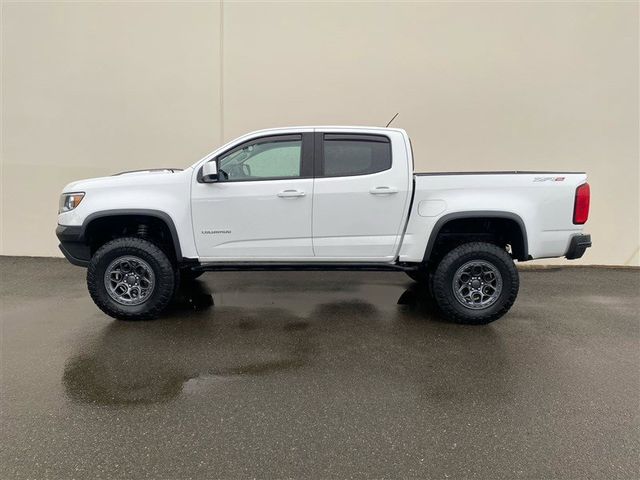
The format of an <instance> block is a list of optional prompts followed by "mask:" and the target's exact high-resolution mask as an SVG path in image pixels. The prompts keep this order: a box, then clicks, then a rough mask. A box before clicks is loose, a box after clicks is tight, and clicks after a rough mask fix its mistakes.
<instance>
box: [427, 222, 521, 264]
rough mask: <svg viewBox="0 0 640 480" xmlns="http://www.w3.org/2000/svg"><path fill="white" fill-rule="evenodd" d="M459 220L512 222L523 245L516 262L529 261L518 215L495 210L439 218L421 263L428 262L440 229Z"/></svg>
mask: <svg viewBox="0 0 640 480" xmlns="http://www.w3.org/2000/svg"><path fill="white" fill-rule="evenodd" d="M460 218H507V219H509V220H514V221H515V222H516V223H517V224H518V226H519V227H520V232H521V233H522V240H523V242H522V243H523V250H524V251H523V252H522V257H521V258H519V259H518V260H520V261H525V260H528V259H529V244H528V241H527V228H526V227H525V224H524V222H523V221H522V218H520V216H519V215H516V214H515V213H511V212H502V211H495V210H474V211H469V212H454V213H449V214H447V215H444V216H442V217H440V219H439V220H438V221H437V222H436V224H435V225H434V226H433V229H432V230H431V236H430V237H429V241H428V242H427V248H426V249H425V252H424V259H423V261H425V262H426V261H428V260H429V257H430V256H431V251H432V250H433V246H434V245H435V243H436V239H437V238H438V234H439V233H440V230H441V229H442V227H443V226H444V225H445V224H446V223H448V222H450V221H452V220H458V219H460Z"/></svg>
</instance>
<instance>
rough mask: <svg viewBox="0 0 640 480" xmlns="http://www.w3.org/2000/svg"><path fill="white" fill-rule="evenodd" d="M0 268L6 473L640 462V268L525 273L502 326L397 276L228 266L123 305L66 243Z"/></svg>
mask: <svg viewBox="0 0 640 480" xmlns="http://www.w3.org/2000/svg"><path fill="white" fill-rule="evenodd" d="M0 271H1V273H2V278H1V285H0V290H1V295H0V298H1V300H2V305H1V312H2V323H3V325H2V352H1V353H2V380H1V382H2V383H1V386H2V432H1V433H2V441H1V445H0V450H1V457H0V461H1V464H0V477H2V478H3V479H5V478H6V479H8V478H45V477H48V478H92V479H97V478H147V477H148V478H214V477H215V478H237V477H261V478H274V477H279V478H282V477H295V478H329V477H341V478H345V477H356V478H358V477H360V478H365V477H390V478H400V477H405V478H406V477H421V478H483V479H484V478H536V479H538V478H571V479H574V478H603V479H605V478H606V479H612V478H638V476H639V475H640V471H639V468H640V464H639V460H638V458H639V454H640V447H639V430H638V427H639V421H638V420H639V416H638V411H639V410H638V409H639V398H640V385H639V382H640V370H639V365H640V349H639V348H638V347H639V339H640V319H639V311H640V300H639V296H638V294H639V291H640V272H639V271H638V270H615V269H596V268H575V269H560V268H557V269H548V270H543V271H524V272H522V274H521V279H522V288H521V292H520V296H519V299H518V301H517V302H516V305H515V307H514V308H513V309H512V310H511V312H510V313H509V314H508V315H507V316H506V317H504V318H503V319H501V320H499V321H497V322H495V323H493V324H491V325H489V326H485V327H467V326H460V325H453V324H449V323H446V322H443V321H441V320H439V319H437V318H436V317H435V316H434V313H433V310H432V309H431V308H430V306H429V303H428V302H427V301H426V299H425V298H424V296H423V295H421V294H420V293H419V292H418V291H417V290H416V289H415V284H413V283H412V282H411V281H410V280H409V279H408V278H407V277H405V276H404V275H403V274H400V273H397V274H396V273H297V272H283V273H251V272H248V273H220V274H213V273H211V274H207V275H205V277H203V278H204V281H202V282H197V283H196V284H195V285H193V286H192V295H190V296H188V295H187V296H183V297H182V299H181V303H180V304H179V305H178V306H176V307H174V308H173V310H172V312H171V313H170V314H169V315H168V316H167V317H166V318H164V319H161V320H158V321H154V322H138V323H123V322H118V321H114V320H112V319H111V318H109V317H106V316H105V315H103V314H102V313H101V312H100V311H99V310H98V309H97V308H95V307H94V305H93V304H92V302H91V300H90V298H89V296H88V294H87V293H86V289H85V285H84V270H82V269H80V268H77V267H72V266H70V265H68V264H67V263H66V262H65V261H63V260H56V259H46V260H45V259H15V258H8V257H1V258H0ZM209 291H210V292H211V293H213V298H214V300H215V307H207V303H208V301H209V300H210V297H209ZM194 306H196V307H198V309H195V308H194Z"/></svg>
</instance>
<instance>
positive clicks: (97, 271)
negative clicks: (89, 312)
mask: <svg viewBox="0 0 640 480" xmlns="http://www.w3.org/2000/svg"><path fill="white" fill-rule="evenodd" d="M124 255H130V256H134V257H138V258H140V259H142V260H144V261H145V262H146V263H147V264H148V265H149V266H150V267H151V269H152V270H153V273H154V275H155V287H154V289H153V292H152V293H151V294H150V297H149V298H148V299H147V300H146V301H145V302H144V303H142V304H140V305H122V304H120V303H118V302H116V301H115V300H114V299H113V298H111V296H110V295H109V293H108V292H107V288H106V287H105V284H104V275H105V271H106V269H107V267H108V266H109V264H110V263H111V262H112V261H113V260H114V259H116V258H118V257H121V256H124ZM178 283H179V276H178V271H177V269H175V268H174V266H173V265H172V263H171V261H170V260H169V257H168V256H167V255H166V254H165V253H164V252H163V251H162V250H161V249H160V248H159V247H158V246H157V245H155V244H154V243H152V242H150V241H148V240H145V239H142V238H136V237H123V238H117V239H115V240H111V241H110V242H107V243H105V244H104V245H103V246H102V247H100V248H99V249H98V251H97V252H96V253H95V254H94V255H93V257H92V258H91V261H90V262H89V266H88V268H87V288H88V289H89V294H90V295H91V298H92V299H93V301H94V303H95V304H96V305H97V306H98V308H100V310H102V311H103V312H104V313H106V314H107V315H109V316H111V317H113V318H116V319H118V320H149V319H152V318H156V317H157V316H158V315H159V314H160V313H162V311H163V310H164V309H165V308H166V307H167V305H169V303H170V302H171V300H172V298H173V295H174V292H175V290H176V289H177V287H178Z"/></svg>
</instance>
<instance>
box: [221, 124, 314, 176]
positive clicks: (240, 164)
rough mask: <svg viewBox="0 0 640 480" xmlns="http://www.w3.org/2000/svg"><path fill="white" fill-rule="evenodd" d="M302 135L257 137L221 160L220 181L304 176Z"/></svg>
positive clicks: (223, 156)
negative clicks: (302, 173)
mask: <svg viewBox="0 0 640 480" xmlns="http://www.w3.org/2000/svg"><path fill="white" fill-rule="evenodd" d="M301 161H302V138H301V137H300V136H299V135H293V136H290V137H285V138H282V137H280V138H276V139H273V140H270V139H257V140H255V141H254V142H248V143H246V144H244V145H242V146H240V147H239V148H236V149H234V150H232V151H231V152H229V153H227V154H225V155H222V156H221V157H220V158H219V160H218V171H219V173H220V180H221V181H227V182H238V181H249V180H266V179H275V178H295V177H300V167H301Z"/></svg>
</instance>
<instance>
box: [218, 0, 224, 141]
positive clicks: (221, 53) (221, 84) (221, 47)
mask: <svg viewBox="0 0 640 480" xmlns="http://www.w3.org/2000/svg"><path fill="white" fill-rule="evenodd" d="M219 30H220V38H219V42H218V43H219V58H220V65H219V67H220V68H219V70H220V77H219V78H218V82H219V86H218V91H219V97H218V103H219V108H220V111H219V119H218V120H219V121H220V145H222V144H223V143H224V1H223V0H220V28H219Z"/></svg>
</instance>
